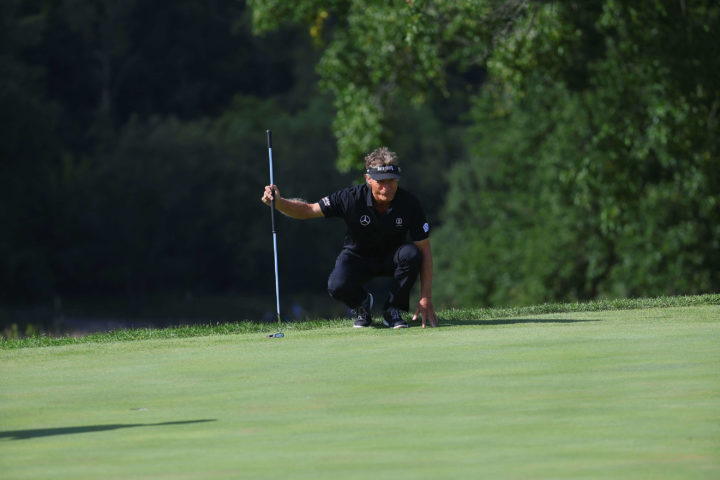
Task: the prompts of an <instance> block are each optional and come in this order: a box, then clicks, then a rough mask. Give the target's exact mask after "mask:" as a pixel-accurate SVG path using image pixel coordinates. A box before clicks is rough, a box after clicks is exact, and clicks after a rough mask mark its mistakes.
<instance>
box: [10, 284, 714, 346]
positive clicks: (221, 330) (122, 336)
mask: <svg viewBox="0 0 720 480" xmlns="http://www.w3.org/2000/svg"><path fill="white" fill-rule="evenodd" d="M697 305H720V294H706V295H684V296H662V297H655V298H636V299H616V300H595V301H590V302H576V303H547V304H542V305H531V306H525V307H501V308H453V309H447V310H441V311H439V312H438V317H439V318H440V324H441V325H442V323H443V322H445V323H448V322H449V323H458V322H460V323H469V322H477V321H483V320H492V319H498V318H509V317H517V316H523V315H543V314H549V313H574V312H598V311H607V310H635V309H643V308H668V307H690V306H697ZM349 325H350V320H348V319H344V318H336V319H309V320H303V321H297V322H291V323H287V324H285V325H284V327H283V328H284V330H286V331H299V330H316V329H323V328H345V327H349ZM274 329H275V324H274V323H273V324H268V323H263V322H254V321H248V320H243V321H239V322H227V323H216V324H205V325H184V326H176V327H169V328H162V329H152V328H132V329H121V330H113V331H109V332H98V333H92V334H88V335H84V336H78V337H72V336H62V337H51V336H48V335H38V336H32V337H26V338H15V339H5V338H3V339H0V350H10V349H17V348H34V347H50V346H61V345H73V344H80V343H113V342H132V341H138V340H152V339H166V338H190V337H204V336H214V335H242V334H260V333H272V331H274Z"/></svg>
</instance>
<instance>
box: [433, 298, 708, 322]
mask: <svg viewBox="0 0 720 480" xmlns="http://www.w3.org/2000/svg"><path fill="white" fill-rule="evenodd" d="M697 305H720V294H716V293H715V294H707V295H684V296H663V297H655V298H632V299H631V298H624V299H617V300H594V301H590V302H582V303H581V302H575V303H544V304H542V305H531V306H526V307H501V308H454V309H450V310H445V311H443V312H442V315H440V317H441V318H442V319H443V320H448V321H450V322H451V323H455V322H459V323H468V322H478V321H483V320H493V319H498V318H509V317H518V316H525V315H544V314H548V313H577V312H599V311H606V310H639V309H645V308H668V307H692V306H697Z"/></svg>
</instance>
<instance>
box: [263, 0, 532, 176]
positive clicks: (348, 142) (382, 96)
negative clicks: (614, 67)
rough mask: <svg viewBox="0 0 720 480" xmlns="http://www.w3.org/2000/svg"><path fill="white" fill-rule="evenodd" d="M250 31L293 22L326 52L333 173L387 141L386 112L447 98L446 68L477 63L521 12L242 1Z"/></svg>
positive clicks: (485, 6) (471, 6)
mask: <svg viewBox="0 0 720 480" xmlns="http://www.w3.org/2000/svg"><path fill="white" fill-rule="evenodd" d="M249 5H250V6H251V7H252V9H253V24H254V26H255V28H256V30H257V31H259V32H264V31H267V30H272V29H276V28H278V27H279V26H280V25H283V24H285V23H288V22H289V23H300V24H304V25H305V26H307V27H308V29H309V32H310V34H311V35H312V36H313V37H315V38H318V41H319V42H324V43H325V44H326V45H327V46H326V48H325V50H324V52H323V55H322V57H321V59H320V61H319V63H318V67H317V70H318V74H319V75H320V85H321V86H322V87H323V88H324V89H325V90H326V91H328V92H330V93H331V94H332V95H333V99H334V104H335V107H336V109H337V115H336V117H335V120H334V122H333V131H334V132H335V137H336V139H337V142H338V161H337V164H338V167H339V168H340V169H341V170H344V171H347V170H349V169H351V168H353V167H357V166H360V165H361V164H362V154H363V153H365V152H367V151H368V150H371V149H372V148H375V147H376V146H377V145H379V144H381V143H383V142H385V141H387V140H388V138H387V136H386V135H384V134H383V131H384V129H385V128H387V127H389V126H390V125H391V122H390V120H391V118H392V113H391V112H393V111H394V110H395V109H398V108H402V106H403V105H421V104H423V103H424V102H425V101H426V100H427V98H428V96H429V95H430V94H431V90H432V89H435V90H438V91H440V92H443V93H444V94H445V95H446V96H448V95H449V91H448V82H447V70H448V69H449V68H453V69H459V70H465V69H467V68H468V67H470V66H474V65H477V64H478V63H480V62H481V61H483V60H484V59H485V58H486V57H487V55H488V53H489V52H490V51H491V49H492V44H493V42H494V41H495V40H496V36H497V35H499V34H500V33H501V32H502V31H504V30H505V29H508V28H511V27H512V24H513V22H514V21H515V18H516V17H517V16H518V15H519V13H520V12H522V11H524V10H525V9H526V8H527V7H526V5H525V3H524V2H517V4H516V3H515V2H504V1H478V2H440V1H431V0H427V1H425V0H417V1H415V0H413V1H400V0H395V1H393V2H386V1H379V0H367V1H354V2H347V1H344V2H338V1H317V0H308V1H299V2H279V1H264V0H254V1H250V2H249Z"/></svg>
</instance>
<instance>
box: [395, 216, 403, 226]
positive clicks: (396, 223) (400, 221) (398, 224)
mask: <svg viewBox="0 0 720 480" xmlns="http://www.w3.org/2000/svg"><path fill="white" fill-rule="evenodd" d="M395 226H396V227H402V226H403V219H402V218H401V217H398V218H396V219H395Z"/></svg>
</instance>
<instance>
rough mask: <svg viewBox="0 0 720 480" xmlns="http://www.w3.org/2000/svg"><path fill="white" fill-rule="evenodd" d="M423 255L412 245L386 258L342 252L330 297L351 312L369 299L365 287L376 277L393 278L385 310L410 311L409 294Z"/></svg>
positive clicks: (336, 266)
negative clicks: (348, 308)
mask: <svg viewBox="0 0 720 480" xmlns="http://www.w3.org/2000/svg"><path fill="white" fill-rule="evenodd" d="M421 263H422V254H421V253H420V250H418V248H417V247H416V246H415V245H413V244H412V243H406V244H404V245H401V246H400V247H398V248H397V249H396V250H395V251H394V252H390V253H388V254H387V255H383V256H364V255H360V254H358V253H355V252H352V251H350V250H346V249H343V251H342V252H340V255H338V257H337V260H336V261H335V268H334V269H333V271H332V273H331V274H330V278H329V279H328V293H330V296H331V297H332V298H334V299H335V300H340V301H341V302H343V303H345V305H347V306H348V307H350V308H357V307H358V306H359V305H360V304H361V303H362V302H363V301H364V300H365V298H367V291H366V290H365V287H364V285H365V284H366V283H367V282H369V281H370V280H372V279H373V278H375V277H392V278H393V281H392V285H391V287H390V292H389V295H388V297H387V300H386V301H385V306H384V307H383V308H385V309H387V308H388V307H395V308H397V309H398V310H404V311H408V310H409V308H410V290H411V289H412V287H413V285H415V280H416V279H417V276H418V273H419V272H420V265H421Z"/></svg>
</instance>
